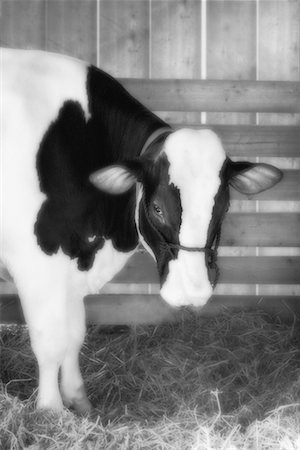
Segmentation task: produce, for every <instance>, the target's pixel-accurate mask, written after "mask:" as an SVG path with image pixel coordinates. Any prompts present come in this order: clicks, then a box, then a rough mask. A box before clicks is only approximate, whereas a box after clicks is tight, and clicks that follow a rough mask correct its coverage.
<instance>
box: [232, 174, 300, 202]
mask: <svg viewBox="0 0 300 450" xmlns="http://www.w3.org/2000/svg"><path fill="white" fill-rule="evenodd" d="M282 172H283V178H282V180H281V181H280V182H279V183H278V184H276V185H275V186H274V187H273V188H272V189H268V190H267V191H264V192H261V193H260V194H257V195H253V196H248V198H249V199H251V200H279V201H283V200H296V201H297V200H300V170H283V171H282ZM231 198H232V199H233V200H245V199H246V197H245V196H244V195H243V194H240V193H239V192H238V191H236V190H235V189H231Z"/></svg>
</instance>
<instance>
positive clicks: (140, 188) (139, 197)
mask: <svg viewBox="0 0 300 450" xmlns="http://www.w3.org/2000/svg"><path fill="white" fill-rule="evenodd" d="M142 197H143V185H142V184H141V183H137V184H136V206H135V223H136V229H137V232H138V235H139V240H140V243H141V244H142V246H143V247H144V248H145V249H146V250H147V252H148V253H149V254H150V255H151V256H152V258H153V259H154V261H156V258H155V255H154V252H153V250H152V248H151V247H150V246H149V245H148V244H147V242H146V240H145V239H144V236H143V235H142V233H141V230H140V226H139V222H140V218H139V209H140V203H141V200H142Z"/></svg>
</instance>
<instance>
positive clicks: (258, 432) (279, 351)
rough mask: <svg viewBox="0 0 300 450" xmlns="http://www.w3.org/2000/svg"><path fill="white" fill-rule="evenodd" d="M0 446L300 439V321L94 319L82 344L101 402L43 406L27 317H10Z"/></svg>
mask: <svg viewBox="0 0 300 450" xmlns="http://www.w3.org/2000/svg"><path fill="white" fill-rule="evenodd" d="M0 339H1V349H2V350H1V369H0V371H1V373H0V375H1V379H2V390H1V391H0V448H1V449H24V448H29V449H31V450H35V449H43V448H46V449H94V448H99V449H119V448H120V449H178V450H179V449H180V450H182V449H193V450H200V449H216V450H220V449H231V450H233V449H252V448H253V449H277V448H278V449H287V450H290V449H291V450H293V449H299V448H300V327H299V325H298V324H297V323H296V322H295V323H293V324H284V323H281V322H280V321H278V320H277V321H274V320H272V319H271V318H270V317H269V316H267V315H265V314H263V313H259V312H256V313H253V312H247V313H246V312H228V311H227V312H226V311H225V312H224V313H223V314H221V315H219V316H217V317H214V318H203V317H202V318H201V317H199V316H196V315H194V314H192V313H186V314H185V315H184V317H183V318H182V320H181V321H180V322H178V323H173V324H163V325H160V326H141V327H137V328H127V327H123V328H122V327H118V328H116V327H115V328H114V327H110V328H99V327H96V326H93V327H90V328H89V330H88V333H87V337H86V340H85V343H84V346H83V349H82V353H81V367H82V372H83V376H84V380H85V382H86V387H87V391H88V395H89V397H90V399H91V401H92V403H93V405H94V406H95V409H94V412H93V414H92V416H91V417H88V418H80V417H77V416H75V415H74V414H72V412H70V411H68V410H65V411H64V413H63V414H62V415H59V416H57V415H55V414H52V413H41V412H38V411H35V410H34V403H35V399H36V386H37V369H36V363H35V359H34V356H33V354H32V352H31V349H30V345H29V338H28V332H27V329H26V327H2V329H1V332H0Z"/></svg>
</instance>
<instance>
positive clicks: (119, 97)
mask: <svg viewBox="0 0 300 450" xmlns="http://www.w3.org/2000/svg"><path fill="white" fill-rule="evenodd" d="M1 92H2V97H1V101H2V104H1V113H2V114H1V153H2V156H1V184H2V197H1V203H2V204H1V212H2V218H1V226H2V229H1V266H5V268H6V269H7V270H8V272H9V273H10V275H11V276H12V278H13V280H14V283H15V285H16V287H17V289H18V293H19V296H20V299H21V304H22V308H23V312H24V316H25V319H26V322H27V324H28V328H29V333H30V339H31V345H32V349H33V351H34V353H35V356H36V359H37V362H38V367H39V387H38V397H37V407H38V408H46V409H51V410H57V411H59V410H61V409H62V408H63V405H66V406H68V407H70V406H71V407H73V408H74V409H75V410H76V411H77V412H78V413H81V414H85V413H88V412H89V411H90V409H91V404H90V402H89V400H88V397H87V395H86V393H85V389H84V384H83V379H82V376H81V373H80V368H79V362H78V357H79V351H80V348H81V345H82V342H83V339H84V335H85V311H84V304H83V297H84V296H86V295H87V294H94V293H98V292H99V290H100V289H101V288H102V287H103V285H104V284H105V283H107V282H108V281H109V280H111V279H112V278H113V277H114V275H115V274H116V273H117V272H118V271H120V270H121V269H122V267H123V266H124V265H125V263H126V261H127V260H128V259H129V258H130V256H131V255H132V254H133V253H134V252H135V251H136V250H137V248H138V246H139V244H142V245H143V246H144V247H145V249H146V250H147V251H148V252H149V253H150V254H151V255H152V257H153V258H154V260H155V261H156V264H157V270H158V274H159V278H160V286H161V288H160V294H161V297H162V299H163V301H166V302H167V303H168V304H170V305H172V306H173V307H181V306H185V305H193V306H196V307H201V306H203V305H204V304H205V303H206V302H207V300H208V299H209V298H210V296H211V294H212V290H213V287H214V285H215V283H216V278H217V274H218V269H217V266H216V250H217V246H218V241H219V235H220V229H221V224H222V220H223V218H224V215H225V213H226V211H227V209H228V205H229V186H232V187H233V188H235V189H237V190H238V191H240V192H242V193H244V194H255V193H258V192H260V191H263V190H265V189H268V188H271V187H272V186H273V185H274V184H275V183H277V182H278V181H279V180H280V178H281V175H282V174H281V172H280V171H279V170H278V169H277V168H275V167H273V166H271V165H267V164H254V163H250V162H242V161H238V162H233V161H232V160H231V159H230V158H229V157H228V156H226V153H225V151H224V148H223V146H222V143H221V141H220V139H219V137H218V136H217V135H216V134H215V133H214V132H213V131H212V130H210V129H200V130H195V129H178V130H174V129H172V128H171V127H170V126H169V125H168V124H167V123H166V122H165V121H163V120H162V119H160V118H159V117H158V116H156V115H155V114H153V113H152V112H151V111H149V110H148V109H147V108H146V107H145V106H143V105H142V104H141V103H140V102H139V101H137V100H136V99H135V98H133V97H132V96H131V95H130V94H129V93H128V92H127V91H126V90H125V89H124V88H123V87H122V86H121V84H119V82H118V81H116V80H115V79H114V78H113V77H111V76H110V75H108V74H107V73H105V72H103V71H102V70H100V69H98V68H96V67H95V66H92V65H89V64H86V63H84V62H81V61H78V60H76V59H72V58H69V57H64V56H60V55H56V54H51V53H47V52H42V51H34V50H11V49H2V51H1ZM59 371H61V383H60V386H59V383H58V375H59Z"/></svg>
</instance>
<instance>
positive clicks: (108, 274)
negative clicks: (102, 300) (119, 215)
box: [87, 239, 135, 294]
mask: <svg viewBox="0 0 300 450" xmlns="http://www.w3.org/2000/svg"><path fill="white" fill-rule="evenodd" d="M134 252H135V249H134V250H132V251H130V252H126V253H125V252H124V253H123V252H120V251H118V250H116V249H115V248H114V246H113V243H112V241H111V240H110V239H109V240H107V241H105V244H104V246H103V247H102V248H101V249H100V250H98V252H97V253H96V255H95V260H94V263H93V267H92V268H91V269H90V270H89V271H88V272H87V286H88V292H87V293H88V294H97V293H98V292H99V290H100V289H101V288H102V287H103V286H104V285H105V284H106V283H108V281H110V280H111V279H112V278H113V277H114V276H115V275H116V274H117V273H118V272H119V271H120V270H121V269H122V268H123V267H124V265H125V263H126V262H127V260H128V259H129V258H130V256H131V255H133V254H134Z"/></svg>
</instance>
